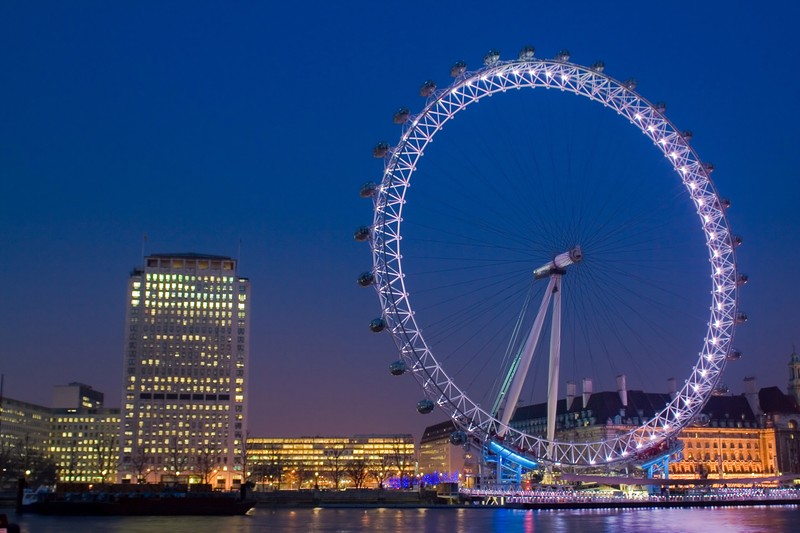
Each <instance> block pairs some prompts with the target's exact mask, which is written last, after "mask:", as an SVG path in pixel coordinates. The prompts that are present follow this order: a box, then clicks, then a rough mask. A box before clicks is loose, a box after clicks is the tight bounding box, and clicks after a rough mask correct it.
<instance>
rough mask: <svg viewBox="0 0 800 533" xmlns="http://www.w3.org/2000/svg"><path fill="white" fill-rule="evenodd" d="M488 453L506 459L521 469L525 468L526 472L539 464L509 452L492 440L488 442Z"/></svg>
mask: <svg viewBox="0 0 800 533" xmlns="http://www.w3.org/2000/svg"><path fill="white" fill-rule="evenodd" d="M489 451H490V452H492V453H494V454H497V455H499V456H500V457H502V458H503V459H507V460H509V461H512V462H514V463H516V464H518V465H520V466H522V468H527V469H528V470H533V469H534V468H536V467H538V466H539V463H537V462H535V461H531V460H530V459H528V458H527V457H524V456H522V455H520V454H518V453H516V452H514V451H512V450H510V449H508V448H506V447H505V446H501V445H500V444H498V443H496V442H495V441H493V440H490V441H489Z"/></svg>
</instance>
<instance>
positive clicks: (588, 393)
mask: <svg viewBox="0 0 800 533" xmlns="http://www.w3.org/2000/svg"><path fill="white" fill-rule="evenodd" d="M620 385H621V386H620V387H619V390H617V391H603V392H596V393H595V392H592V385H591V381H589V380H584V390H583V393H582V394H581V395H580V396H578V395H577V394H576V393H575V388H574V386H570V385H568V387H567V397H566V398H565V399H561V400H559V401H558V404H557V415H556V416H557V418H556V434H557V438H558V439H559V440H562V441H574V442H595V441H600V440H605V439H608V438H611V437H613V436H615V435H619V434H621V433H625V432H627V431H630V430H631V429H633V428H634V427H637V426H639V425H641V424H642V423H643V422H645V421H646V420H648V419H650V418H652V417H653V416H654V414H655V413H656V412H658V411H660V410H661V409H662V408H663V407H664V406H665V405H666V404H667V403H668V402H669V401H670V399H671V398H672V395H673V394H674V381H672V380H671V381H670V383H669V388H670V392H668V393H648V392H643V391H636V390H627V389H626V387H625V380H624V378H623V379H622V380H621V381H620ZM745 389H746V392H745V393H744V394H741V395H737V396H733V395H728V394H723V393H722V391H720V393H719V394H715V395H713V396H712V397H711V398H709V400H708V402H707V403H706V405H705V406H704V408H703V409H702V411H701V413H700V414H699V415H698V416H697V417H696V418H695V419H694V420H693V421H692V423H691V424H689V425H688V426H687V427H685V428H684V429H683V430H682V431H681V433H680V434H679V435H678V440H680V441H681V443H682V444H683V450H682V453H681V454H680V455H679V458H678V460H673V461H672V462H670V464H669V473H668V475H669V476H670V477H675V478H684V479H689V478H708V477H711V478H714V477H720V478H726V477H727V478H737V477H747V476H750V477H755V476H764V475H772V474H797V473H800V429H798V427H799V426H798V424H800V409H798V406H797V403H796V401H795V399H794V397H793V396H792V395H791V394H785V393H783V392H782V391H780V389H778V388H777V387H767V388H762V389H760V390H756V386H755V380H754V378H747V379H746V380H745ZM546 424H547V404H546V403H540V404H535V405H529V406H523V407H520V408H518V409H517V411H516V412H515V414H514V417H513V418H512V419H511V422H510V425H511V426H512V427H514V428H516V429H519V430H522V431H525V432H527V433H531V434H536V435H542V436H543V435H545V433H546Z"/></svg>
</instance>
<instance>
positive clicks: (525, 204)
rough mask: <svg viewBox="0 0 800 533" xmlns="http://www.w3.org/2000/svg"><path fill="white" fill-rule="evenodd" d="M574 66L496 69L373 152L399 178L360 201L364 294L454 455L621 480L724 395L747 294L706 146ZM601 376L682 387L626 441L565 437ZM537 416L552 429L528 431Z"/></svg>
mask: <svg viewBox="0 0 800 533" xmlns="http://www.w3.org/2000/svg"><path fill="white" fill-rule="evenodd" d="M570 59H571V58H570V54H569V53H568V52H567V51H561V52H560V53H558V54H556V55H555V57H554V58H552V59H539V58H537V57H535V54H534V49H533V48H532V47H525V48H523V49H522V51H521V52H520V53H519V56H518V57H517V58H516V59H512V60H502V59H501V58H500V54H499V53H498V52H496V51H490V52H489V53H488V54H487V55H486V56H485V57H484V60H483V64H482V65H481V66H480V68H478V69H476V70H468V69H467V65H466V63H464V62H461V61H459V62H457V63H455V64H454V65H453V66H452V68H451V69H450V75H451V77H452V81H451V83H450V84H449V85H447V86H445V87H441V88H440V87H439V86H438V84H437V83H435V82H434V81H430V80H429V81H426V82H424V83H423V84H422V85H421V87H420V91H419V92H420V96H421V97H422V98H423V99H424V104H423V105H422V107H421V109H420V110H419V111H418V112H413V111H411V110H410V109H409V108H405V107H403V108H400V109H398V110H397V111H396V112H395V114H394V116H393V121H394V123H395V124H397V125H399V126H400V127H401V133H400V136H399V139H398V140H397V141H396V142H394V143H389V142H381V143H378V144H377V145H376V146H375V147H374V149H373V156H374V157H376V158H378V159H380V160H381V161H382V162H383V172H382V174H381V176H380V179H375V180H374V181H371V182H367V183H365V184H364V185H363V186H362V188H361V191H360V193H361V196H362V197H364V198H369V199H371V200H372V202H373V217H372V223H371V224H369V225H365V226H362V227H360V228H358V230H357V231H356V234H355V238H356V240H360V241H366V242H368V243H369V245H370V249H371V252H372V268H371V269H370V270H368V271H365V272H364V273H362V274H361V276H359V278H358V283H359V285H362V286H373V287H374V288H375V290H376V292H377V295H378V299H379V302H380V309H381V312H380V315H379V316H377V317H376V318H375V319H374V320H372V322H370V324H369V327H370V329H371V330H372V331H373V332H388V333H389V334H390V335H391V337H392V339H393V340H394V343H395V346H396V350H397V354H398V357H397V360H396V361H394V362H393V363H391V365H390V371H391V373H392V374H394V375H398V376H399V375H409V374H410V375H412V376H413V377H414V378H415V379H416V381H417V382H418V383H419V385H420V386H421V388H422V391H423V393H424V394H423V396H424V397H423V398H422V399H421V400H420V401H419V402H418V404H417V410H418V411H419V412H421V413H428V412H431V411H433V410H434V409H436V408H438V409H440V410H441V411H443V412H444V413H446V414H447V415H448V416H449V417H450V419H451V420H452V421H453V422H454V424H455V425H456V427H457V428H458V430H457V431H456V432H455V433H454V434H453V439H452V440H453V442H454V443H462V442H465V441H467V440H471V441H473V442H478V443H481V444H482V445H483V446H485V447H489V448H492V449H494V450H495V451H497V452H498V453H513V454H514V455H515V456H516V457H518V458H520V459H521V460H525V461H529V462H531V463H536V464H544V465H572V466H575V467H583V466H597V465H613V464H619V463H622V462H627V461H631V460H632V458H634V457H636V456H641V454H642V453H643V452H644V451H646V450H648V449H653V448H656V447H659V446H661V447H663V445H664V443H665V442H669V441H671V440H672V439H674V438H675V437H676V435H677V434H678V433H679V432H680V431H681V429H682V428H684V427H685V426H686V425H687V424H689V423H690V422H691V421H692V420H693V419H694V418H695V417H696V416H697V415H698V414H699V413H700V410H701V409H702V407H703V406H704V405H705V403H706V401H707V400H708V398H709V397H710V395H711V394H712V393H713V392H714V390H715V389H716V388H717V387H718V386H719V385H720V384H721V381H720V377H721V373H722V371H723V369H724V368H725V365H726V363H727V362H728V361H730V360H732V359H735V358H737V357H738V355H739V354H738V352H736V351H735V350H734V348H733V339H734V329H735V327H736V325H737V323H741V322H743V321H744V320H746V317H745V316H744V315H743V314H741V313H740V312H739V309H738V287H739V286H740V285H741V284H742V283H744V282H745V281H746V277H745V276H743V275H740V274H739V273H738V272H737V267H736V260H735V248H736V247H737V246H738V245H739V244H740V243H741V239H739V238H738V237H737V236H735V235H734V234H733V233H732V232H731V230H730V227H729V224H728V219H727V216H726V209H727V208H728V207H729V202H728V201H727V200H725V199H724V198H722V197H721V196H720V195H719V194H718V192H717V189H716V187H715V185H714V183H713V182H712V180H711V173H712V171H713V165H711V164H709V163H706V162H704V161H703V160H702V159H701V158H700V156H699V155H698V153H697V152H696V150H695V149H694V148H693V147H692V145H691V144H690V140H691V137H692V136H691V134H690V133H689V132H686V131H682V130H679V129H678V128H677V127H676V126H675V124H673V123H672V121H671V120H670V119H668V118H667V116H666V106H665V104H663V103H652V102H650V101H648V100H647V99H645V98H644V97H643V96H642V95H640V94H639V92H637V87H636V82H635V81H634V80H632V79H628V80H624V81H620V80H618V79H616V78H614V77H612V76H610V75H608V74H607V73H606V72H605V66H604V65H603V63H602V62H596V63H594V64H592V65H591V66H582V65H579V64H577V63H574V62H571V60H570ZM575 97H582V98H575ZM456 118H457V119H458V120H455V119H456ZM434 140H436V142H435V143H434ZM643 141H644V142H643ZM648 145H650V146H648ZM423 156H424V157H423ZM412 185H413V186H412ZM585 376H591V378H592V379H593V380H594V383H595V385H597V386H598V388H601V387H603V386H613V384H614V383H615V379H616V383H619V379H620V377H622V380H623V383H624V385H623V388H624V387H627V386H628V385H627V384H626V379H627V383H630V384H633V385H634V386H637V387H639V388H641V389H648V388H653V387H656V386H657V385H658V383H657V382H658V380H660V379H666V378H667V377H675V378H677V379H675V380H674V383H677V385H676V386H675V390H674V391H672V394H671V395H670V396H669V399H668V401H666V402H665V403H664V404H663V405H660V406H658V407H657V408H656V409H655V410H654V411H653V412H652V413H651V414H648V415H646V416H645V415H644V414H642V413H640V415H641V416H639V417H634V418H633V419H631V420H628V421H627V425H625V427H624V429H623V430H620V431H615V432H605V433H603V434H588V435H589V436H588V437H587V438H582V439H576V438H574V435H572V434H571V435H570V436H567V437H565V436H564V434H563V432H559V431H557V420H556V419H557V417H558V416H559V415H558V412H559V411H558V408H557V405H558V402H559V399H560V397H561V396H562V395H563V392H564V391H566V393H567V396H569V395H570V394H571V395H573V396H574V395H575V394H576V393H575V390H574V387H575V380H576V379H578V380H579V379H580V378H581V377H585ZM623 376H627V378H625V377H623ZM589 383H590V384H591V383H592V382H591V381H589ZM588 392H591V388H590V389H589V391H588ZM536 402H539V404H540V405H542V406H544V407H543V411H542V415H543V418H545V419H546V424H543V425H541V427H536V428H533V429H531V428H521V427H517V426H515V423H514V415H515V413H516V412H517V408H518V406H520V405H524V404H535V403H536ZM562 416H563V415H562ZM601 422H602V421H601ZM563 425H564V424H563V421H562V423H560V424H559V427H563ZM623 425H624V424H623Z"/></svg>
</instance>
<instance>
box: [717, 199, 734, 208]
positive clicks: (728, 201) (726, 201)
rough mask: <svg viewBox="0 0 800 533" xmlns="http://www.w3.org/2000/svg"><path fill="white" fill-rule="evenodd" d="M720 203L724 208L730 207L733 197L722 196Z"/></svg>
mask: <svg viewBox="0 0 800 533" xmlns="http://www.w3.org/2000/svg"><path fill="white" fill-rule="evenodd" d="M719 204H720V205H721V206H722V209H728V208H729V207H730V206H731V199H730V198H722V199H721V200H720V201H719Z"/></svg>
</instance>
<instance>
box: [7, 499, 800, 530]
mask: <svg viewBox="0 0 800 533" xmlns="http://www.w3.org/2000/svg"><path fill="white" fill-rule="evenodd" d="M9 511H10V510H2V512H6V513H7V514H8V515H9V519H10V520H11V521H12V522H16V523H17V524H19V525H20V528H21V531H22V532H23V533H79V532H80V533H85V532H87V531H102V532H104V533H160V532H167V533H204V532H206V531H208V532H215V533H223V532H224V533H228V532H239V531H241V532H245V533H249V532H262V531H275V532H285V533H301V532H314V533H361V532H373V531H387V532H388V531H403V532H448V531H452V532H470V533H473V532H474V533H483V532H489V531H501V532H509V533H512V532H520V533H523V532H524V533H529V532H534V531H544V532H573V531H579V532H581V533H589V532H600V531H603V532H606V531H607V532H647V533H680V532H685V533H693V532H698V533H699V532H703V533H707V532H709V531H724V532H725V533H734V532H761V531H763V532H769V533H781V532H790V531H798V524H800V507H798V506H797V505H787V506H747V507H717V508H693V509H658V508H652V509H598V510H517V509H501V508H458V509H440V508H436V509H272V508H266V507H262V508H256V509H254V510H253V511H251V513H250V514H249V515H247V516H235V517H48V516H38V515H22V516H16V515H14V514H13V513H12V512H9Z"/></svg>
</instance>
